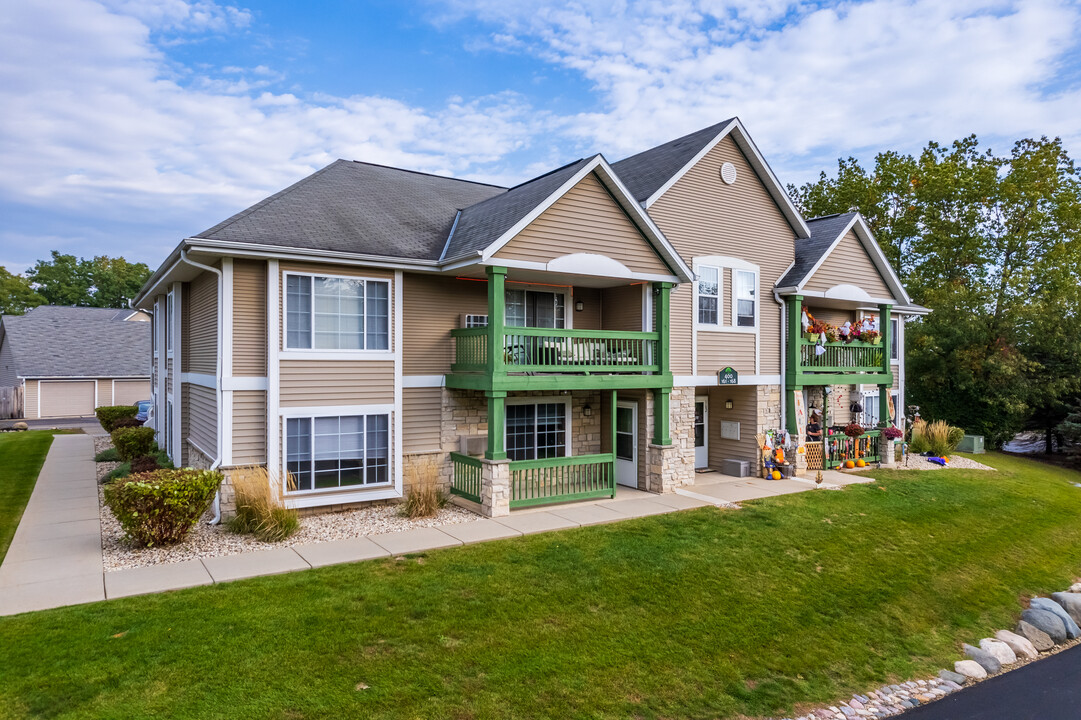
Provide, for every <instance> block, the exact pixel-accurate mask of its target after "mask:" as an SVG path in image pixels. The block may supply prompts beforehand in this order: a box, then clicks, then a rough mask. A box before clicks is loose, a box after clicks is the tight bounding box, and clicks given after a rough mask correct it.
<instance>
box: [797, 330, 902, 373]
mask: <svg viewBox="0 0 1081 720" xmlns="http://www.w3.org/2000/svg"><path fill="white" fill-rule="evenodd" d="M799 343H800V369H801V370H803V371H805V372H828V373H860V372H864V373H880V372H883V370H882V359H883V358H882V353H884V352H885V348H883V346H882V345H872V344H871V343H865V342H858V341H857V342H850V343H839V342H838V343H826V344H825V345H824V348H825V350H826V352H824V353H823V354H821V355H816V354H815V343H813V342H811V341H810V340H807V339H805V338H800V341H799Z"/></svg>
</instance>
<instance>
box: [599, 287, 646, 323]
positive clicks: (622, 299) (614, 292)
mask: <svg viewBox="0 0 1081 720" xmlns="http://www.w3.org/2000/svg"><path fill="white" fill-rule="evenodd" d="M601 302H602V303H603V306H604V312H603V313H602V315H601V321H602V323H601V328H602V329H604V330H642V286H641V285H623V286H620V287H613V288H606V289H605V290H604V292H603V297H602V300H601Z"/></svg>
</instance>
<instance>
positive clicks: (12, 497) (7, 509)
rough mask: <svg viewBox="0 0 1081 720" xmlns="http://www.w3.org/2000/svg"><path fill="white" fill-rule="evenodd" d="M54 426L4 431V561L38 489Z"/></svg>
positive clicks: (0, 461)
mask: <svg viewBox="0 0 1081 720" xmlns="http://www.w3.org/2000/svg"><path fill="white" fill-rule="evenodd" d="M54 433H55V431H54V430H29V431H27V432H7V433H0V562H3V561H4V555H6V554H7V551H8V546H9V545H11V538H12V537H14V536H15V528H17V527H19V519H20V518H22V516H23V508H25V507H26V502H27V501H28V500H29V499H30V493H32V492H33V491H34V483H36V482H37V481H38V472H40V471H41V464H42V463H44V462H45V455H46V454H48V452H49V446H50V445H52V444H53V434H54Z"/></svg>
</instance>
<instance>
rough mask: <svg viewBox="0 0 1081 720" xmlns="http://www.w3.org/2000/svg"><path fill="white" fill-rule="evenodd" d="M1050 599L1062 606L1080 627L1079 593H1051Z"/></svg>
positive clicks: (1080, 597) (1080, 594) (1080, 605)
mask: <svg viewBox="0 0 1081 720" xmlns="http://www.w3.org/2000/svg"><path fill="white" fill-rule="evenodd" d="M1051 599H1052V600H1054V601H1055V602H1057V603H1058V604H1059V605H1060V606H1062V609H1063V610H1065V611H1066V613H1067V614H1068V615H1069V616H1070V617H1072V618H1073V621H1074V622H1075V623H1077V624H1078V625H1081V593H1064V592H1063V593H1051Z"/></svg>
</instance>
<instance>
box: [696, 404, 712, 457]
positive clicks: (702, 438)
mask: <svg viewBox="0 0 1081 720" xmlns="http://www.w3.org/2000/svg"><path fill="white" fill-rule="evenodd" d="M708 465H709V398H707V397H706V396H704V395H700V396H698V397H696V398H695V399H694V467H695V469H696V470H697V469H699V468H704V467H707V466H708Z"/></svg>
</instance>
